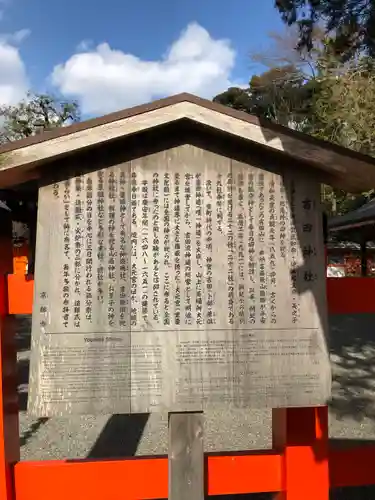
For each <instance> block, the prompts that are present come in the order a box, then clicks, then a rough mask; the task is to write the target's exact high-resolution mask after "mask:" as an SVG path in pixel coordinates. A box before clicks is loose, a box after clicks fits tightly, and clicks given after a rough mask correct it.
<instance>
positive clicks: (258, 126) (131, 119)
mask: <svg viewBox="0 0 375 500" xmlns="http://www.w3.org/2000/svg"><path fill="white" fill-rule="evenodd" d="M180 120H190V121H191V122H193V123H197V124H200V125H204V126H206V127H209V128H211V129H213V130H217V131H218V132H220V133H221V134H222V133H226V134H230V135H231V136H236V137H238V138H240V139H242V140H245V141H248V142H249V146H251V145H252V144H257V145H258V146H261V147H264V148H265V150H272V151H274V152H278V153H280V154H282V155H284V156H285V155H286V156H289V157H291V158H294V159H295V160H297V161H300V162H301V168H303V165H309V166H311V167H314V168H316V169H318V170H321V171H324V172H326V173H328V174H329V175H330V178H331V179H332V183H333V184H335V185H338V186H340V187H342V188H344V189H347V190H351V191H361V190H365V189H370V188H372V187H374V186H375V160H374V159H373V158H370V157H368V156H366V155H362V154H358V153H355V152H353V151H350V150H348V149H345V148H342V147H339V146H335V145H332V144H330V143H327V142H325V141H321V140H317V139H314V138H312V137H310V136H307V135H305V134H302V133H299V132H296V131H293V130H291V129H288V128H286V127H282V126H280V125H275V124H274V123H272V122H270V121H267V120H262V119H260V118H257V117H255V116H252V115H249V114H247V113H244V112H241V111H236V110H233V109H231V108H229V107H226V106H223V105H221V104H217V103H213V102H211V101H208V100H205V99H201V98H199V97H196V96H193V95H191V94H179V95H176V96H173V97H169V98H166V99H161V100H158V101H154V102H152V103H150V104H145V105H142V106H136V107H133V108H130V109H125V110H123V111H119V112H116V113H111V114H109V115H106V116H104V117H101V118H94V119H91V120H88V121H85V122H81V123H78V124H75V125H71V126H69V127H62V128H59V129H54V130H51V131H48V132H44V133H42V134H40V135H36V136H33V137H30V138H27V139H22V140H20V141H16V142H13V143H9V144H7V145H5V146H2V147H1V148H0V189H3V188H10V187H12V186H14V185H15V184H19V183H22V182H26V181H28V180H30V179H35V178H38V176H39V175H40V173H39V170H38V167H39V166H40V165H42V164H46V163H48V162H51V161H53V160H54V159H57V158H59V157H62V156H66V155H68V154H74V153H75V152H78V151H80V150H82V149H87V148H90V147H93V146H97V145H105V144H106V143H109V142H111V141H114V140H116V139H119V138H121V137H125V136H130V135H132V134H137V133H141V132H144V131H146V130H150V129H152V128H154V127H159V126H162V125H166V124H168V123H172V122H178V121H180Z"/></svg>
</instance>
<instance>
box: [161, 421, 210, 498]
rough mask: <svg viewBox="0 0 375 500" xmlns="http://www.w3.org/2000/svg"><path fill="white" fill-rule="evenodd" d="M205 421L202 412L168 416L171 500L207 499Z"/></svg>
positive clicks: (169, 496)
mask: <svg viewBox="0 0 375 500" xmlns="http://www.w3.org/2000/svg"><path fill="white" fill-rule="evenodd" d="M203 418H204V417H203V413H170V414H169V422H168V430H169V432H168V436H169V438H168V499H169V500H192V499H194V500H204V449H203Z"/></svg>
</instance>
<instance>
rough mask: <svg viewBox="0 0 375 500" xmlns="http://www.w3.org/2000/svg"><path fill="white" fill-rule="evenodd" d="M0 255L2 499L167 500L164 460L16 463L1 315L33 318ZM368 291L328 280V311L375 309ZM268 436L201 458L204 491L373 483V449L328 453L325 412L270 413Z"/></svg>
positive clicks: (309, 491) (312, 494)
mask: <svg viewBox="0 0 375 500" xmlns="http://www.w3.org/2000/svg"><path fill="white" fill-rule="evenodd" d="M0 246H1V245H0ZM1 255H2V257H3V260H2V261H1V260H0V271H1V272H2V275H0V317H1V330H0V340H1V342H0V369H1V373H2V377H1V384H0V407H1V408H0V409H1V411H0V500H120V499H121V500H136V499H137V500H139V499H160V498H166V497H167V496H168V460H167V458H166V457H161V458H143V457H142V458H129V459H124V460H108V461H92V460H62V461H44V462H27V461H19V437H18V405H17V387H16V385H17V382H16V371H17V364H16V356H15V349H14V342H13V340H14V339H13V335H12V331H11V330H10V329H8V328H7V315H8V314H29V313H31V309H32V299H33V281H28V280H27V278H26V277H25V276H23V275H22V274H11V275H9V276H7V277H6V276H5V273H7V272H8V273H9V272H12V259H11V258H10V259H9V252H8V253H7V252H4V251H3V252H2V253H1ZM6 256H7V257H6ZM6 258H8V260H6ZM7 262H8V264H7ZM373 292H375V279H374V280H371V278H362V279H361V278H353V279H351V278H349V279H348V278H329V279H328V284H327V293H328V299H329V309H330V311H331V312H333V313H335V312H338V313H343V312H350V313H356V312H375V300H373V299H372V297H374V293H373ZM343 294H344V295H343ZM345 294H348V295H345ZM369 295H370V297H369ZM359 297H361V299H360V298H359ZM362 300H363V301H364V302H362ZM371 304H372V305H371ZM347 309H350V310H347ZM364 309H365V311H364ZM224 431H225V430H224V429H223V432H224ZM272 432H273V450H272V451H267V452H264V451H261V452H260V451H258V452H246V453H234V454H207V456H206V463H207V467H206V483H207V487H206V489H207V494H208V495H229V494H240V493H257V492H275V494H276V496H277V497H278V498H279V499H284V500H301V499H304V500H328V497H329V489H330V488H335V487H343V486H359V485H368V484H375V472H374V464H375V447H368V446H366V447H359V448H349V449H332V448H330V447H329V441H328V410H327V407H318V408H288V409H281V410H274V411H273V421H272Z"/></svg>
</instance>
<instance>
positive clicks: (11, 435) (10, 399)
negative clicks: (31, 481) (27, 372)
mask: <svg viewBox="0 0 375 500" xmlns="http://www.w3.org/2000/svg"><path fill="white" fill-rule="evenodd" d="M0 231H1V234H0V374H1V376H0V498H1V500H15V492H14V484H13V483H14V481H13V472H14V464H15V463H16V462H17V461H18V460H19V457H20V447H19V431H18V395H17V353H16V347H15V338H14V331H13V329H12V328H11V322H10V316H9V315H8V285H7V276H6V275H7V274H8V273H11V272H12V271H13V255H12V222H11V220H10V219H9V220H8V219H7V218H6V216H5V215H4V214H2V220H1V229H0Z"/></svg>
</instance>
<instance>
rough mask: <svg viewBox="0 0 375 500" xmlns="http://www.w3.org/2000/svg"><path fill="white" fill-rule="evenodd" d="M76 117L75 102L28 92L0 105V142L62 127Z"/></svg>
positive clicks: (77, 110) (78, 114) (77, 115)
mask: <svg viewBox="0 0 375 500" xmlns="http://www.w3.org/2000/svg"><path fill="white" fill-rule="evenodd" d="M79 119H80V112H79V106H78V104H77V103H76V102H74V101H64V100H60V99H58V98H56V97H54V96H52V95H48V94H36V93H31V92H29V93H28V95H27V97H26V99H24V100H23V101H21V102H20V103H18V104H17V105H15V106H1V107H0V123H1V126H0V144H3V143H6V142H9V141H16V140H18V139H22V138H24V137H29V136H32V135H35V134H37V133H40V132H41V131H43V130H49V129H51V128H56V127H63V126H65V125H69V124H70V123H74V122H77V121H79Z"/></svg>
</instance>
